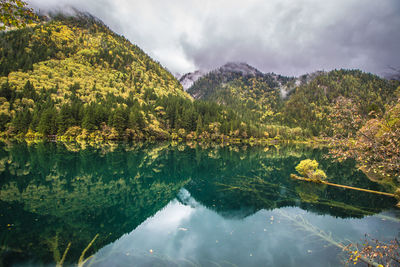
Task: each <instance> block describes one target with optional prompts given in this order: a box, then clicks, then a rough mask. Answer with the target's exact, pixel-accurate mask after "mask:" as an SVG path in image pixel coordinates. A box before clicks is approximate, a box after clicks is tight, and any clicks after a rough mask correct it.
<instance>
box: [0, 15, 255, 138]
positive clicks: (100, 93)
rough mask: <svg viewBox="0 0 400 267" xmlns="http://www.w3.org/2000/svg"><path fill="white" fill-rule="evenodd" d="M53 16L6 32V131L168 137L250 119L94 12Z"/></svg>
mask: <svg viewBox="0 0 400 267" xmlns="http://www.w3.org/2000/svg"><path fill="white" fill-rule="evenodd" d="M49 17H50V19H49V20H46V21H45V20H43V21H41V22H40V23H37V24H35V25H33V26H29V27H26V28H23V29H19V30H13V31H7V32H1V33H0V132H1V133H0V136H2V137H5V138H10V137H15V136H17V137H21V138H22V137H24V136H25V137H29V138H33V137H42V136H44V137H46V136H55V135H57V136H58V138H64V139H68V140H69V139H74V138H79V139H90V140H103V139H121V138H125V139H137V138H139V139H149V138H156V139H167V138H170V137H171V135H172V134H175V136H176V135H177V134H178V130H180V129H181V131H180V136H182V137H186V134H187V133H190V132H191V131H197V132H198V133H202V132H204V131H208V132H210V129H209V127H208V126H209V125H210V124H212V123H217V124H216V125H220V124H222V123H229V124H232V123H233V122H234V125H241V122H243V120H242V119H241V118H239V117H238V116H236V115H232V116H230V120H229V121H227V120H226V118H225V117H226V114H229V113H231V112H230V111H229V110H227V109H226V108H223V107H221V106H220V105H218V104H203V103H196V102H193V99H192V98H191V97H190V95H189V94H187V93H186V92H185V91H184V90H183V88H182V86H181V84H180V83H179V82H178V80H177V79H176V78H175V77H174V76H173V75H172V74H171V73H170V72H168V71H167V70H166V69H165V68H163V67H162V66H161V65H160V64H159V63H158V62H156V61H154V60H153V59H151V58H150V57H149V56H148V55H147V54H146V53H145V52H143V50H141V49H140V48H139V47H138V46H136V45H134V44H132V43H131V42H130V41H128V40H127V39H126V38H124V37H123V36H120V35H118V34H116V33H114V32H112V31H111V30H110V29H109V28H108V27H107V26H106V25H105V24H104V23H103V22H101V21H100V20H99V19H97V18H95V17H93V16H91V15H90V14H87V13H80V12H76V14H75V15H74V16H70V15H68V16H67V15H62V14H57V15H50V16H49ZM206 115H207V116H206ZM204 116H206V117H204ZM199 118H200V119H199ZM224 118H225V119H224ZM231 122H232V123H231ZM245 125H249V123H248V122H247V123H245ZM237 127H239V126H237ZM225 128H226V129H228V126H225ZM227 131H228V130H225V132H224V133H227ZM219 133H220V132H219V130H218V134H219ZM192 136H193V135H192Z"/></svg>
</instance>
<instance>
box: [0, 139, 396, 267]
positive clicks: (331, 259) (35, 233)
mask: <svg viewBox="0 0 400 267" xmlns="http://www.w3.org/2000/svg"><path fill="white" fill-rule="evenodd" d="M325 153H326V152H325V151H324V150H321V149H312V148H307V147H303V146H269V147H265V146H263V147H262V146H253V147H252V146H249V145H247V146H246V145H241V146H221V145H194V144H190V145H186V144H171V143H154V144H142V143H140V144H113V145H107V146H102V147H99V148H93V147H90V146H87V147H83V149H82V148H80V147H79V146H78V145H74V144H69V145H64V144H61V143H40V144H33V145H27V144H25V143H20V144H1V145H0V249H1V250H0V260H1V263H2V265H4V266H43V265H45V266H48V265H50V266H51V265H55V264H56V263H60V262H63V265H64V266H69V265H74V264H77V263H79V261H81V263H82V262H83V260H85V259H87V258H88V257H90V258H88V260H87V261H86V262H85V264H84V266H89V265H91V266H338V265H339V266H340V265H341V264H342V263H343V262H345V261H346V256H347V255H346V253H345V252H342V250H341V249H339V248H337V247H335V246H334V245H332V242H330V241H332V240H334V241H336V242H343V244H348V243H349V241H352V242H359V243H362V241H363V239H364V237H365V234H369V235H370V236H371V237H373V238H378V239H380V240H389V239H393V238H396V237H399V230H400V224H399V221H400V212H399V211H398V210H397V209H394V208H393V207H394V204H395V201H394V200H393V199H391V198H389V197H384V196H378V195H371V194H368V193H363V192H355V191H350V190H344V189H339V188H334V187H328V186H326V185H317V184H308V183H304V182H299V181H292V180H291V179H290V178H289V175H290V174H291V173H295V170H294V167H295V166H296V165H297V164H298V163H299V162H300V161H301V160H302V159H305V158H311V159H316V160H317V161H318V162H320V167H321V168H322V169H323V170H324V171H325V172H326V173H327V175H328V177H329V180H330V181H332V182H336V183H340V184H346V185H352V186H358V187H363V188H369V189H375V190H381V191H385V190H387V189H386V188H383V187H381V186H380V185H378V184H376V183H373V182H371V181H370V180H368V179H367V177H366V176H365V175H364V174H362V173H361V172H359V171H358V170H357V168H356V167H355V165H354V162H351V161H347V162H344V163H340V164H339V163H334V162H331V161H329V160H327V159H326V158H325V157H324V155H325ZM316 233H320V235H319V236H318V235H316ZM321 233H322V236H323V237H326V239H324V238H321ZM63 255H64V256H65V257H64V261H63V260H62V258H63Z"/></svg>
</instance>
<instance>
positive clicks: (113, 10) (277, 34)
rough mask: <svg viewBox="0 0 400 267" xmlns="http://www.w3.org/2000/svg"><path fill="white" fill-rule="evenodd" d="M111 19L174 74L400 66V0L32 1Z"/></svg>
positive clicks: (38, 6)
mask: <svg viewBox="0 0 400 267" xmlns="http://www.w3.org/2000/svg"><path fill="white" fill-rule="evenodd" d="M28 3H30V4H31V6H32V7H34V8H35V9H40V10H41V11H46V10H57V9H62V10H66V6H72V7H75V8H77V9H80V10H82V11H87V12H90V13H91V14H93V15H94V16H96V17H98V18H100V19H101V20H103V22H104V23H105V24H107V25H108V26H109V27H110V28H111V29H113V30H114V31H116V32H117V33H119V34H121V35H124V36H125V37H127V38H128V39H129V40H130V41H131V42H132V43H134V44H137V45H138V46H139V47H141V48H142V49H143V50H144V51H145V52H146V53H148V54H149V55H150V56H151V57H153V58H154V59H155V60H157V61H159V62H161V64H162V65H163V66H165V67H167V68H168V69H169V70H170V71H171V72H173V73H186V72H190V71H193V70H196V69H204V70H208V69H212V68H216V67H219V66H220V65H223V64H224V63H226V62H228V61H241V62H247V63H249V64H250V65H253V66H255V67H257V68H258V69H260V70H261V71H263V72H275V73H280V74H285V75H301V74H304V73H307V72H312V71H315V70H331V69H334V68H359V69H362V70H364V71H368V72H373V73H377V74H382V73H384V72H386V71H389V68H388V66H391V67H395V68H400V0H327V1H321V0H240V1H238V0H168V1H166V0H140V1H139V0H28Z"/></svg>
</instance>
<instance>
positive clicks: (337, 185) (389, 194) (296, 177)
mask: <svg viewBox="0 0 400 267" xmlns="http://www.w3.org/2000/svg"><path fill="white" fill-rule="evenodd" d="M290 178H292V179H296V180H300V181H306V182H314V183H318V184H326V185H331V186H336V187H341V188H346V189H352V190H358V191H363V192H368V193H373V194H379V195H384V196H389V197H395V195H394V194H392V193H386V192H380V191H375V190H369V189H364V188H359V187H353V186H348V185H341V184H334V183H330V182H326V181H323V180H316V179H310V178H305V177H300V176H297V175H295V174H291V175H290Z"/></svg>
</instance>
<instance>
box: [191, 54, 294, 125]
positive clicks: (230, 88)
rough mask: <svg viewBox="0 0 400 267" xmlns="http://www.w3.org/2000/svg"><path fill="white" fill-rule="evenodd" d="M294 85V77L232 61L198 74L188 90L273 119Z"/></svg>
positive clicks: (261, 118) (257, 117)
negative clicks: (203, 73) (201, 74)
mask: <svg viewBox="0 0 400 267" xmlns="http://www.w3.org/2000/svg"><path fill="white" fill-rule="evenodd" d="M294 85H295V79H294V78H291V77H285V76H282V75H277V74H274V73H266V74H264V73H262V72H261V71H259V70H257V69H256V68H254V67H252V66H250V65H248V64H246V63H234V62H230V63H227V64H225V65H223V66H221V67H220V68H218V69H216V70H213V71H211V72H209V73H207V74H206V75H204V76H202V77H201V78H199V79H198V80H197V81H196V82H194V83H193V85H192V86H191V87H190V88H189V89H188V90H187V92H188V93H189V94H191V95H192V96H193V98H195V99H197V100H205V101H213V102H217V103H219V104H223V105H225V106H228V107H231V108H233V109H235V110H236V111H237V112H238V113H240V114H242V115H243V116H244V117H247V118H250V119H251V120H254V121H257V122H258V123H274V122H275V121H276V113H277V112H278V110H279V109H280V107H281V106H282V100H283V97H284V96H285V95H286V94H287V93H288V92H289V91H290V90H291V88H294Z"/></svg>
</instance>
